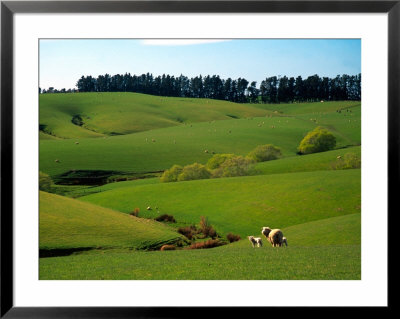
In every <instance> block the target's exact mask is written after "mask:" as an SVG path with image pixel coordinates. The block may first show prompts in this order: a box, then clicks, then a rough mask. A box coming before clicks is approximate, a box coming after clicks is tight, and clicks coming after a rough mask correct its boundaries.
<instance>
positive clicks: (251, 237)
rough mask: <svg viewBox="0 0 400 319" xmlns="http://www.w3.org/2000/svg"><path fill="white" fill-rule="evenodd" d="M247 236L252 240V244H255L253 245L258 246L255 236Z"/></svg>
mask: <svg viewBox="0 0 400 319" xmlns="http://www.w3.org/2000/svg"><path fill="white" fill-rule="evenodd" d="M247 238H248V239H249V240H250V242H251V244H252V245H253V247H256V246H255V245H256V243H257V242H256V240H255V239H254V236H247Z"/></svg>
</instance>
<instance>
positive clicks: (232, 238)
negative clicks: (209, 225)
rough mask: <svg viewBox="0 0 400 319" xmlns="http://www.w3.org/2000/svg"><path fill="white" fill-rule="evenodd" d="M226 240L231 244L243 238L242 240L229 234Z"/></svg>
mask: <svg viewBox="0 0 400 319" xmlns="http://www.w3.org/2000/svg"><path fill="white" fill-rule="evenodd" d="M226 239H228V241H229V242H230V243H233V242H235V241H238V240H240V239H241V238H240V236H239V235H235V234H232V233H229V234H228V235H226Z"/></svg>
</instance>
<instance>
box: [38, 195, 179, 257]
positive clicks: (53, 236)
mask: <svg viewBox="0 0 400 319" xmlns="http://www.w3.org/2000/svg"><path fill="white" fill-rule="evenodd" d="M39 211H40V220H39V249H41V250H51V249H81V248H88V249H89V248H103V249H104V248H111V247H123V248H134V249H145V248H149V247H152V246H160V245H161V244H162V243H168V242H174V241H176V240H178V239H179V238H180V237H181V236H180V235H179V234H178V233H176V232H175V231H173V230H172V229H171V228H169V227H168V226H165V225H164V224H161V223H158V222H155V221H151V220H147V219H140V218H135V217H132V216H129V215H127V214H122V213H120V212H117V211H113V210H111V209H107V208H104V207H99V206H96V205H92V204H89V203H84V202H80V201H77V200H74V199H70V198H65V197H62V196H58V195H54V194H49V193H45V192H40V196H39Z"/></svg>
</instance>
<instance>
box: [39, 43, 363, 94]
mask: <svg viewBox="0 0 400 319" xmlns="http://www.w3.org/2000/svg"><path fill="white" fill-rule="evenodd" d="M39 50H40V51H39V54H40V87H41V88H44V89H47V88H48V87H50V86H53V87H55V88H57V89H61V88H66V89H68V88H74V87H75V84H76V82H77V80H78V79H79V78H80V77H81V76H82V75H85V76H86V75H92V76H95V77H97V76H98V75H100V74H105V73H108V74H110V75H114V74H117V73H120V74H124V73H126V72H128V73H131V74H137V75H139V74H142V73H147V72H149V73H152V74H153V75H154V76H158V75H162V74H164V73H165V74H170V75H175V76H179V75H180V74H183V75H186V76H188V77H193V76H197V75H200V74H201V75H208V74H209V75H214V74H216V75H219V76H220V77H221V78H223V79H226V78H228V77H231V78H233V79H236V78H239V77H242V78H245V79H247V80H248V81H250V82H251V81H257V86H259V85H260V83H261V81H262V80H263V79H265V78H266V77H268V76H274V75H276V76H278V75H282V76H283V75H286V76H288V77H290V76H294V77H296V76H298V75H301V76H302V77H303V78H304V77H307V76H310V75H313V74H318V75H319V76H321V77H322V76H328V77H334V76H336V75H338V74H349V75H354V74H358V73H361V40H359V39H254V40H250V39H246V40H224V41H220V40H202V41H199V40H161V41H160V40H131V39H126V40H122V39H110V40H105V39H92V40H77V39H71V40H40V48H39Z"/></svg>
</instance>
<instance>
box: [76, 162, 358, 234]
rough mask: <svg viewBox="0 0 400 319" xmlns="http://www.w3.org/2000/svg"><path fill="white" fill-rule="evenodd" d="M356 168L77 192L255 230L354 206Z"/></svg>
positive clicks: (121, 206) (120, 206)
mask: <svg viewBox="0 0 400 319" xmlns="http://www.w3.org/2000/svg"><path fill="white" fill-rule="evenodd" d="M360 173H361V172H360V170H359V169H355V170H342V171H315V172H305V173H295V174H294V173H291V174H274V175H261V176H247V177H233V178H220V179H211V180H197V181H186V182H176V183H159V184H150V185H140V186H139V185H138V186H127V187H124V188H116V189H113V190H109V191H104V192H101V193H96V194H92V195H88V196H83V197H81V198H80V200H81V201H85V202H90V203H93V204H96V205H99V206H104V207H108V208H112V209H115V210H118V211H121V212H125V213H127V212H129V211H131V210H132V208H133V207H139V208H140V209H141V211H143V214H142V216H143V217H154V216H155V215H157V214H158V213H157V212H156V211H155V210H153V211H146V210H145V208H146V207H147V206H151V207H156V206H157V207H158V208H159V211H160V213H165V214H170V215H173V216H174V217H175V219H176V220H177V221H180V222H182V223H187V224H191V223H198V221H199V220H200V216H202V215H204V216H207V217H208V218H209V220H210V222H211V224H212V225H214V226H215V228H216V230H217V231H219V232H220V233H222V234H226V233H228V232H233V233H237V234H239V235H241V236H242V237H245V236H248V235H251V234H259V233H260V229H261V227H262V226H270V227H273V228H284V227H288V226H292V225H296V224H302V223H305V222H309V221H314V220H319V219H325V218H329V217H335V216H342V215H346V214H354V213H358V212H359V211H360V204H361V179H360V176H361V175H360Z"/></svg>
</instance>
